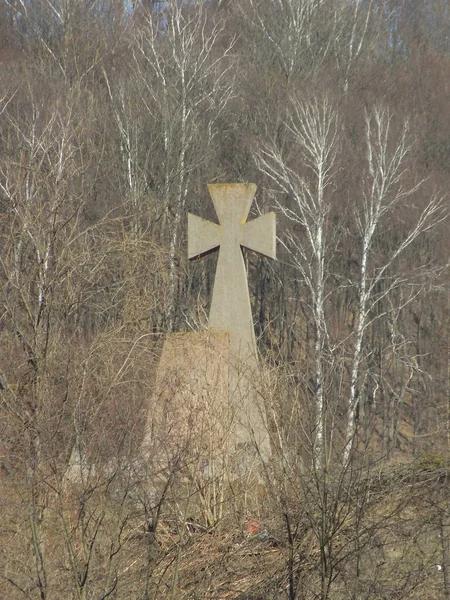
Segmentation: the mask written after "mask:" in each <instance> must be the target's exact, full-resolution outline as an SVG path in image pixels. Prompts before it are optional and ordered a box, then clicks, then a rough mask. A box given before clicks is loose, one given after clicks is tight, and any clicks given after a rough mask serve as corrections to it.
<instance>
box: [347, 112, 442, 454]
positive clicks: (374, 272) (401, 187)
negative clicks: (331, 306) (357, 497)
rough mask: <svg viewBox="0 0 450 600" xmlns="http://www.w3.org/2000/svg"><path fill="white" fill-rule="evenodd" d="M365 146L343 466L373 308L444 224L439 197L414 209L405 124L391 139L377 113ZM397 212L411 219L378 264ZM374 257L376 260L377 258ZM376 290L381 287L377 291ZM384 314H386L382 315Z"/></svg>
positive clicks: (386, 116)
mask: <svg viewBox="0 0 450 600" xmlns="http://www.w3.org/2000/svg"><path fill="white" fill-rule="evenodd" d="M365 142H366V161H367V167H366V170H365V174H364V178H363V188H362V202H361V204H360V205H356V207H355V212H354V214H355V219H356V225H357V231H358V234H359V275H358V281H357V282H356V286H357V298H358V300H357V305H358V307H357V315H356V324H355V330H354V335H353V340H352V342H353V354H352V362H351V365H352V366H351V369H350V387H349V399H348V422H347V433H346V446H345V451H344V461H345V462H346V461H348V460H349V458H350V452H351V448H352V446H353V442H354V439H355V431H356V419H357V410H358V398H359V397H360V392H361V390H360V389H358V385H359V383H360V377H361V375H363V374H362V373H361V370H362V368H363V363H364V355H365V352H364V340H365V337H366V334H367V330H368V328H369V327H370V325H371V323H372V318H371V315H372V314H373V310H374V308H375V307H376V306H377V305H378V304H379V303H382V302H383V301H385V300H386V298H389V296H390V295H392V292H393V291H394V290H395V289H398V288H399V287H401V286H405V285H406V283H407V281H405V278H404V277H403V276H402V274H401V273H399V272H398V271H397V261H398V259H399V257H400V256H402V255H403V254H404V253H405V252H406V251H407V250H408V248H409V247H410V246H412V245H413V244H415V243H416V242H417V240H418V238H420V237H421V236H422V235H424V234H425V233H426V232H427V231H430V230H431V229H433V228H434V227H435V226H436V225H437V224H438V223H439V222H440V221H441V220H443V219H444V218H446V209H445V203H444V200H443V198H442V197H441V196H439V195H431V196H430V197H429V198H427V199H425V201H423V206H422V207H421V206H420V205H419V206H416V203H419V202H420V201H419V199H418V197H417V196H418V193H419V192H420V191H422V187H423V184H424V181H417V182H415V183H412V184H411V183H409V182H410V178H409V177H408V175H409V172H408V159H409V154H410V152H411V150H412V139H411V137H410V136H409V131H408V124H407V123H405V124H404V125H403V128H402V130H401V132H400V134H399V135H396V134H395V129H394V127H393V117H392V115H391V114H390V112H389V110H388V109H385V108H380V107H376V108H374V109H373V110H372V111H371V112H368V113H366V116H365ZM400 207H403V209H405V208H406V207H408V208H409V210H411V212H412V214H413V215H414V218H413V220H412V222H411V224H409V226H408V227H405V228H404V229H403V231H402V232H401V235H400V237H399V240H398V241H397V242H396V243H394V244H393V245H392V246H391V247H390V248H389V251H388V252H387V253H385V255H384V256H382V258H381V260H380V258H378V257H379V253H377V236H379V235H380V233H381V232H382V231H383V228H384V227H387V226H388V222H389V220H391V219H394V218H395V214H396V212H397V211H398V209H399V208H400ZM377 254H378V256H377ZM423 268H424V265H421V264H417V265H416V272H417V273H418V274H420V273H422V272H423ZM380 284H382V287H381V291H380ZM413 297H414V296H413V295H410V296H406V298H405V299H404V300H403V301H402V305H401V307H398V306H392V308H391V309H390V310H391V312H392V314H396V318H397V319H398V310H399V309H400V308H404V307H405V306H406V305H407V304H409V302H411V301H412V299H413ZM387 310H389V309H387Z"/></svg>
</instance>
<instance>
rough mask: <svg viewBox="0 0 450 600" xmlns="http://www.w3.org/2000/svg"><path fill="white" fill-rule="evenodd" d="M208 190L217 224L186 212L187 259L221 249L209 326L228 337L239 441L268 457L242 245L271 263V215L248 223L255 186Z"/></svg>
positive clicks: (273, 254)
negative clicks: (237, 409) (267, 257)
mask: <svg viewBox="0 0 450 600" xmlns="http://www.w3.org/2000/svg"><path fill="white" fill-rule="evenodd" d="M208 189H209V193H210V195H211V199H212V201H213V204H214V208H215V210H216V213H217V217H218V220H219V224H216V223H212V222H211V221H207V220H205V219H202V218H201V217H198V216H196V215H192V214H188V256H189V258H191V259H192V258H195V257H198V256H201V255H203V254H205V253H208V252H210V251H211V250H214V249H216V248H219V258H218V262H217V270H216V278H215V282H214V290H213V296H212V301H211V310H210V314H209V327H210V329H211V330H213V331H218V332H224V333H227V334H228V336H229V340H230V366H231V368H230V387H229V395H230V398H229V400H230V401H231V402H232V404H234V405H235V406H236V407H239V412H238V413H237V416H238V418H237V430H238V433H237V435H238V442H239V443H240V444H241V445H245V444H247V443H252V442H255V441H256V443H257V444H258V447H259V451H260V452H261V454H262V455H263V456H268V454H269V453H270V444H269V437H268V433H267V428H266V425H265V419H264V415H263V413H264V410H263V407H262V406H261V402H260V398H259V396H258V393H257V387H258V385H257V384H258V361H257V348H256V340H255V332H254V328H253V317H252V313H251V304H250V295H249V291H248V283H247V272H246V268H245V263H244V258H243V255H242V248H241V247H242V246H245V247H247V248H250V249H251V250H254V251H255V252H259V253H261V254H264V255H265V256H269V257H270V258H273V259H275V258H276V233H275V228H276V218H275V213H267V214H265V215H263V216H261V217H258V218H257V219H254V220H252V221H247V216H248V213H249V210H250V206H251V204H252V202H253V198H254V195H255V192H256V185H254V184H239V183H235V184H214V185H209V186H208Z"/></svg>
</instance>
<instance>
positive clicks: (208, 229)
mask: <svg viewBox="0 0 450 600" xmlns="http://www.w3.org/2000/svg"><path fill="white" fill-rule="evenodd" d="M220 239H221V235H220V225H217V224H216V223H212V222H211V221H207V220H206V219H202V218H201V217H198V216H197V215H193V214H191V213H188V258H195V257H196V256H200V255H201V254H205V252H209V251H210V250H214V248H217V247H218V246H220Z"/></svg>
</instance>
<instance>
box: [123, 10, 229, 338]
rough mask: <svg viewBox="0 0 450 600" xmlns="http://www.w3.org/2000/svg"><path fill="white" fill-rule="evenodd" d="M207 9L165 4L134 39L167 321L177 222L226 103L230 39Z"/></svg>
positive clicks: (172, 312)
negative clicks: (150, 139) (151, 153)
mask: <svg viewBox="0 0 450 600" xmlns="http://www.w3.org/2000/svg"><path fill="white" fill-rule="evenodd" d="M224 28H225V22H224V20H223V19H222V20H220V19H219V20H217V22H214V21H211V20H210V19H209V16H208V10H207V7H205V6H204V5H203V4H200V5H199V6H195V7H189V6H184V5H183V3H180V2H176V1H175V0H171V1H170V2H168V3H166V7H165V8H164V11H163V12H161V13H158V12H156V11H153V12H146V13H145V17H144V22H143V25H142V27H141V28H140V29H139V30H138V31H137V33H136V37H135V50H134V57H135V76H136V80H137V82H138V85H139V89H140V98H141V101H142V103H143V105H144V107H145V109H146V114H147V117H148V118H149V120H150V122H151V123H152V128H153V135H154V136H155V137H156V139H157V145H156V147H155V150H156V151H157V154H156V155H155V157H154V159H153V161H152V162H151V163H150V165H149V169H150V170H151V175H152V178H153V181H154V187H155V191H156V194H157V196H158V198H159V203H160V209H159V215H158V217H157V220H158V222H159V226H160V230H161V232H162V236H163V239H165V240H166V242H167V244H168V254H169V290H168V295H169V306H170V308H169V315H168V319H167V325H168V328H169V329H173V327H174V324H175V319H176V306H177V294H178V291H177V270H178V265H177V255H178V250H179V244H180V239H181V225H182V218H183V215H184V213H185V208H186V203H187V198H188V191H189V189H190V186H191V185H192V183H193V181H192V178H193V175H194V173H195V172H196V171H197V170H198V169H200V168H205V165H208V164H209V163H208V161H209V160H210V153H211V151H212V150H213V147H214V146H213V142H214V140H215V138H216V137H217V135H218V132H219V129H218V124H219V122H220V120H221V118H222V117H223V115H224V111H225V109H226V107H227V104H228V101H229V100H230V98H231V96H232V93H233V92H232V86H231V83H230V82H231V81H232V67H233V64H234V63H233V59H232V49H233V46H234V39H231V40H230V39H228V40H227V41H224V40H223V39H222V34H223V32H224Z"/></svg>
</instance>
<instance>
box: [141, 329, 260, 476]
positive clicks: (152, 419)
mask: <svg viewBox="0 0 450 600" xmlns="http://www.w3.org/2000/svg"><path fill="white" fill-rule="evenodd" d="M252 367H253V368H252ZM257 368H258V363H257V360H256V357H255V358H254V360H253V361H251V360H249V357H245V359H244V357H242V360H239V354H237V355H236V354H235V352H234V351H232V349H231V347H230V338H229V335H228V334H227V333H221V332H214V331H212V330H208V331H205V332H198V333H197V332H189V333H175V334H170V335H168V336H167V338H166V340H165V342H164V346H163V349H162V353H161V358H160V362H159V366H158V370H157V375H156V385H155V394H154V396H153V398H152V400H151V406H150V410H149V416H148V421H147V426H146V429H145V436H144V440H143V451H144V454H145V453H148V452H149V451H150V449H151V448H153V447H155V436H158V438H161V436H162V437H163V436H164V435H166V440H165V441H164V439H162V438H161V439H159V440H158V441H159V443H157V444H156V446H158V447H161V445H164V446H165V453H164V454H165V456H166V460H164V459H163V462H167V465H168V464H169V463H170V460H171V459H170V457H172V460H173V459H174V457H176V456H181V455H182V454H183V455H185V456H186V457H188V458H187V460H188V461H189V460H191V461H192V464H194V463H195V462H197V463H198V469H199V470H200V471H202V472H203V473H204V475H205V476H207V477H209V476H211V475H212V471H214V472H215V473H216V474H217V473H218V470H222V471H223V469H225V468H227V469H230V470H231V471H232V472H235V473H236V471H238V470H241V471H242V470H249V469H250V468H253V467H252V463H254V464H255V466H260V465H261V459H262V460H267V459H268V458H269V456H270V442H269V435H268V431H267V427H266V423H265V417H264V413H263V407H262V406H261V402H260V397H259V394H258V391H257V389H256V386H255V382H256V381H257V380H256V379H255V378H256V377H257V374H258V371H257ZM183 460H184V458H183ZM161 468H168V466H167V467H164V466H163V464H161ZM236 474H237V473H236Z"/></svg>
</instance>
